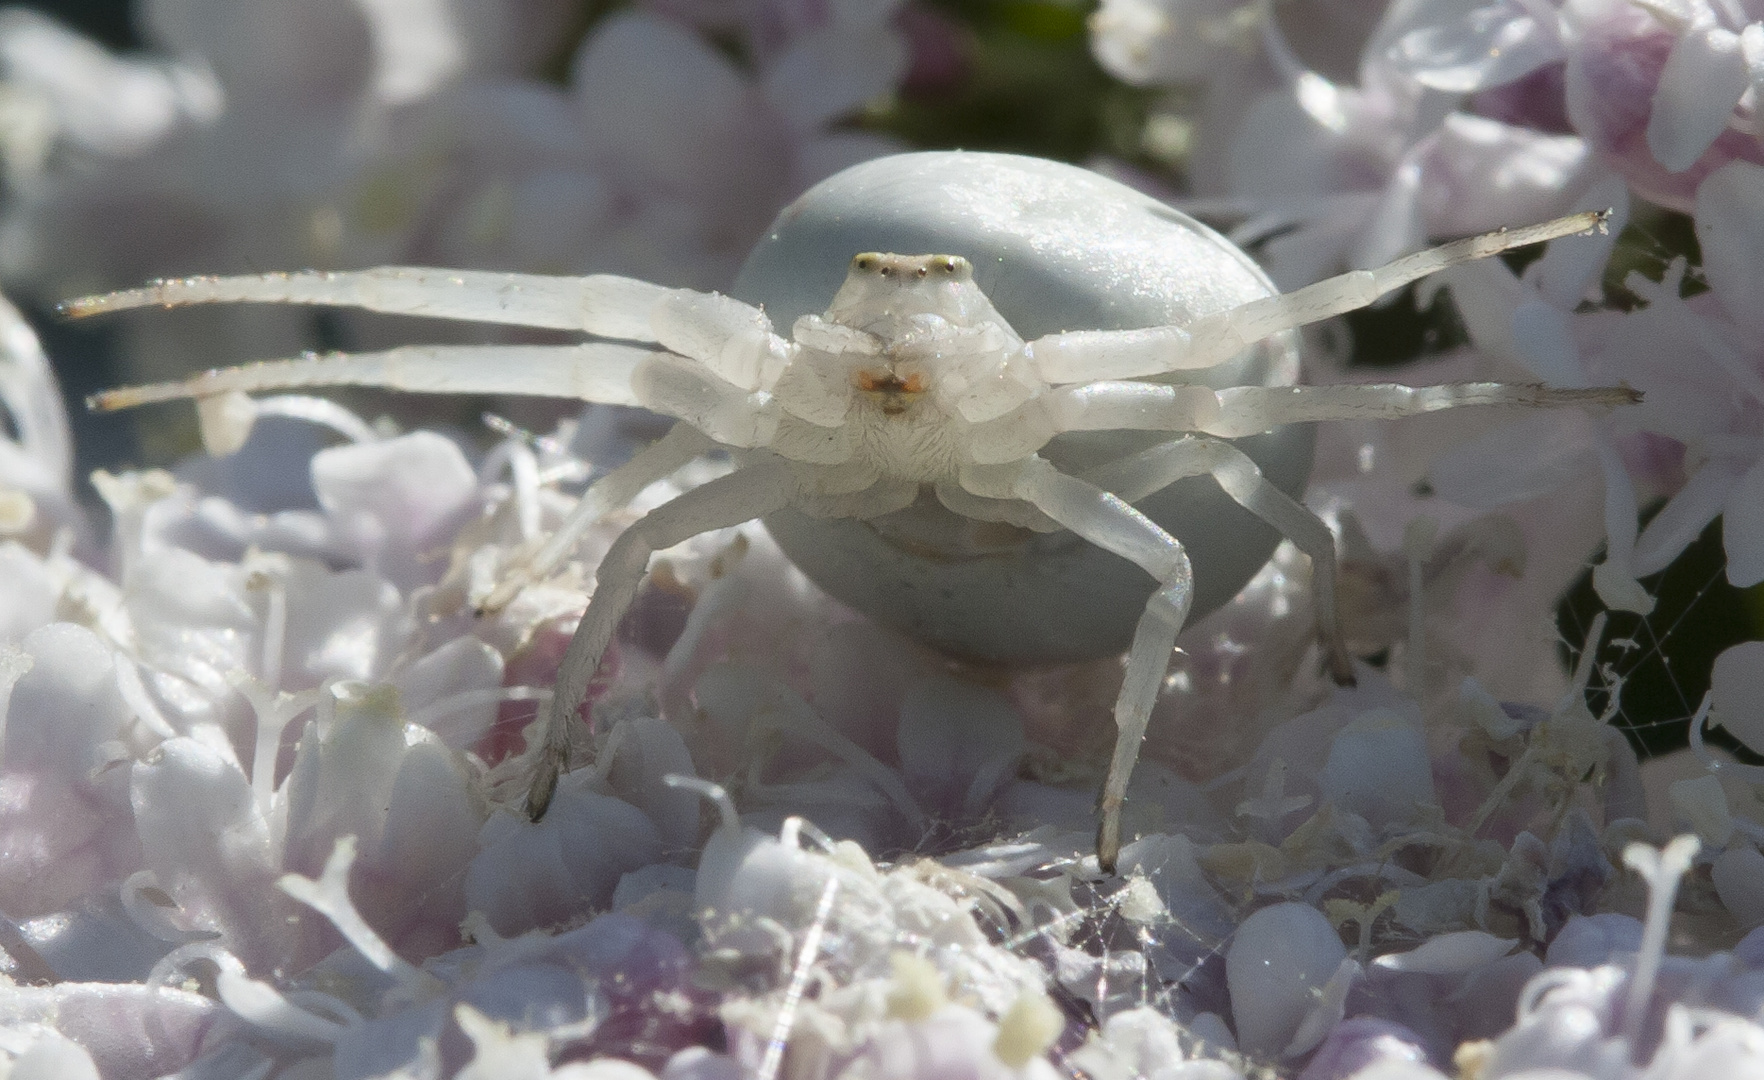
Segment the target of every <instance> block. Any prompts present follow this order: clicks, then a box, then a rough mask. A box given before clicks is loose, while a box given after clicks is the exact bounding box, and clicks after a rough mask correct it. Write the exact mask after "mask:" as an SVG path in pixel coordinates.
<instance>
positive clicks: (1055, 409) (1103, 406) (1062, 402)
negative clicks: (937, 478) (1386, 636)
mask: <svg viewBox="0 0 1764 1080" xmlns="http://www.w3.org/2000/svg"><path fill="white" fill-rule="evenodd" d="M1640 400H1641V394H1640V393H1638V392H1637V391H1635V390H1632V389H1630V388H1629V387H1627V386H1590V387H1553V386H1537V385H1532V384H1525V383H1488V382H1479V383H1444V384H1441V385H1438V386H1403V385H1401V384H1398V383H1366V384H1362V385H1358V386H1234V387H1229V388H1227V389H1224V390H1213V389H1211V388H1210V387H1206V386H1200V385H1196V384H1191V383H1176V384H1174V385H1171V384H1166V383H1146V382H1098V383H1090V384H1088V385H1085V386H1062V387H1059V388H1058V389H1056V390H1053V391H1051V392H1049V393H1046V394H1043V395H1041V396H1040V397H1038V398H1036V399H1035V400H1034V401H1031V402H1029V403H1028V404H1027V405H1025V406H1023V407H1022V408H1020V409H1018V410H1016V411H1015V412H1012V413H1009V414H1007V415H1005V416H1003V417H1000V418H999V419H997V420H993V421H989V422H987V423H984V424H976V425H974V427H973V429H972V433H971V435H970V437H969V441H968V452H969V453H970V454H971V455H972V456H973V458H974V460H976V461H978V462H981V463H985V464H1001V463H1003V462H1007V461H1017V460H1020V459H1022V458H1023V457H1026V456H1028V455H1029V454H1032V453H1034V452H1035V451H1037V450H1039V449H1041V448H1042V447H1043V446H1045V445H1047V442H1048V440H1049V439H1052V438H1053V437H1054V436H1055V435H1059V434H1062V433H1064V432H1068V431H1168V432H1183V431H1196V432H1201V433H1203V434H1207V435H1218V436H1220V437H1222V438H1228V439H1235V438H1240V437H1242V436H1244V435H1254V434H1256V433H1257V432H1260V431H1268V430H1271V429H1273V428H1276V427H1279V426H1280V425H1282V424H1296V423H1304V422H1306V421H1313V420H1396V419H1400V418H1402V417H1405V416H1418V415H1420V414H1422V413H1429V412H1438V411H1440V410H1442V409H1459V408H1466V407H1469V406H1478V405H1522V406H1526V407H1530V408H1566V407H1572V406H1579V407H1582V408H1592V409H1605V408H1611V407H1614V406H1618V405H1633V404H1635V403H1636V402H1638V401H1640Z"/></svg>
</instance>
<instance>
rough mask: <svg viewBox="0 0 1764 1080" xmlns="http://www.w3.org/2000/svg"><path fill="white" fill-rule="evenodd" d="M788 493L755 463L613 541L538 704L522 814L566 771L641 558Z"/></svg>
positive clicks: (781, 474) (743, 517) (533, 811)
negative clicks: (540, 718)
mask: <svg viewBox="0 0 1764 1080" xmlns="http://www.w3.org/2000/svg"><path fill="white" fill-rule="evenodd" d="M796 494H797V485H796V482H795V479H794V477H793V474H792V472H791V469H790V467H789V466H788V465H786V464H784V463H783V462H781V461H778V460H776V459H768V460H761V461H757V462H754V463H752V464H748V465H745V466H742V467H740V468H738V469H736V470H735V471H734V472H732V473H730V474H728V475H727V476H722V477H719V478H717V479H715V480H712V481H711V482H709V483H708V484H704V485H702V486H700V487H696V488H693V489H692V490H691V491H688V492H686V493H685V494H683V495H680V496H679V497H677V498H675V499H674V500H673V501H672V502H668V503H664V504H663V505H661V506H658V507H656V508H655V509H654V510H651V511H650V512H649V513H647V514H645V515H644V516H643V517H641V518H639V519H638V520H637V521H636V522H635V523H634V524H632V525H631V526H630V528H628V529H626V530H625V531H624V532H623V533H621V534H620V535H619V538H618V539H617V540H614V541H613V544H612V547H610V548H608V549H607V553H606V557H605V558H604V559H602V560H601V563H600V567H599V569H598V570H596V571H595V575H594V592H593V594H592V595H591V596H590V597H589V598H588V610H587V611H585V612H584V613H583V614H582V621H581V623H580V624H578V625H577V627H576V636H575V637H574V638H572V639H570V644H569V648H568V649H566V650H565V651H564V656H563V663H562V666H561V667H559V669H558V673H557V686H556V688H555V689H554V690H553V691H552V695H551V701H550V703H549V704H548V705H547V707H546V712H545V725H544V735H543V736H542V741H541V743H540V747H539V752H538V754H537V756H536V758H535V760H534V765H533V769H534V772H533V781H532V784H531V785H530V786H529V787H528V789H527V812H528V814H529V815H530V816H531V817H532V818H533V820H535V821H537V820H538V819H539V818H540V817H542V816H544V814H545V810H546V808H547V807H548V806H550V805H551V797H552V794H553V793H554V792H555V791H556V790H557V780H558V777H559V776H561V775H562V774H563V773H564V772H565V771H566V770H567V768H568V766H569V757H570V724H571V720H572V718H573V717H574V716H575V715H576V710H577V709H578V708H579V707H580V706H581V704H582V702H583V701H584V700H586V699H587V697H588V684H589V683H590V682H591V681H592V680H593V678H594V672H595V671H596V670H597V669H598V668H599V667H600V661H601V658H602V657H604V656H605V655H606V650H607V646H608V645H610V644H611V643H612V637H613V631H614V630H616V629H617V628H618V624H619V619H620V618H622V617H623V616H624V614H625V612H626V611H628V610H629V609H630V607H631V603H632V601H633V600H635V599H636V597H637V588H638V586H639V585H641V584H642V582H643V574H644V571H645V570H646V569H647V568H648V566H649V557H650V556H651V555H653V554H655V553H656V552H657V551H661V550H663V549H664V548H669V547H672V546H674V545H675V544H678V543H682V542H684V541H686V540H690V539H691V538H692V537H694V536H697V535H698V534H700V533H705V532H710V531H711V530H712V529H724V528H728V527H730V526H733V525H739V524H741V523H742V522H745V521H751V520H753V519H754V518H756V517H759V516H761V515H764V514H770V513H773V512H774V511H778V510H782V509H784V508H785V507H786V506H788V505H790V503H791V501H792V500H793V499H794V498H795V496H796Z"/></svg>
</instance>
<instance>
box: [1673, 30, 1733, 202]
mask: <svg viewBox="0 0 1764 1080" xmlns="http://www.w3.org/2000/svg"><path fill="white" fill-rule="evenodd" d="M1749 85H1751V74H1750V72H1748V71H1747V70H1746V61H1745V57H1744V56H1742V55H1741V53H1740V39H1739V35H1738V34H1735V33H1734V32H1732V31H1731V30H1723V29H1721V28H1720V27H1709V28H1707V29H1701V30H1692V31H1691V32H1690V33H1688V34H1685V35H1684V36H1683V37H1681V38H1679V39H1678V43H1677V44H1676V45H1674V46H1672V52H1671V54H1670V55H1668V56H1667V57H1666V69H1665V70H1664V71H1662V72H1661V73H1660V86H1659V88H1658V89H1657V90H1655V91H1654V111H1653V113H1652V115H1650V116H1649V117H1648V149H1649V150H1651V151H1653V154H1654V159H1655V160H1656V161H1658V162H1659V163H1660V164H1662V165H1664V166H1666V168H1667V169H1668V170H1670V171H1672V172H1683V171H1684V170H1686V169H1688V168H1690V167H1691V166H1692V165H1695V164H1696V162H1697V159H1698V158H1700V157H1702V156H1703V151H1705V150H1707V149H1709V146H1710V145H1711V144H1712V143H1714V141H1715V138H1716V136H1718V135H1720V134H1721V132H1722V131H1724V130H1725V129H1726V128H1727V120H1728V117H1730V116H1731V115H1732V114H1733V107H1734V106H1735V105H1737V104H1739V99H1740V95H1741V94H1743V93H1745V92H1746V87H1748V86H1749Z"/></svg>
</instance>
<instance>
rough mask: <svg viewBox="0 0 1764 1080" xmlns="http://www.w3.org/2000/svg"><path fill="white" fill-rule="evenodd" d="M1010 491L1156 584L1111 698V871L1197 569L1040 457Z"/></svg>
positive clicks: (1103, 808)
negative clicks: (1118, 686) (1118, 688)
mask: <svg viewBox="0 0 1764 1080" xmlns="http://www.w3.org/2000/svg"><path fill="white" fill-rule="evenodd" d="M963 486H964V487H967V486H968V485H967V484H966V483H964V485H963ZM970 490H972V488H970ZM977 494H992V492H990V491H986V492H977ZM1009 495H1010V496H1011V497H1013V498H1019V499H1023V500H1025V501H1027V502H1030V503H1033V504H1034V505H1035V507H1036V508H1037V509H1039V510H1040V511H1041V512H1042V513H1044V514H1046V515H1047V516H1048V517H1050V518H1053V519H1054V520H1055V521H1057V522H1059V523H1060V524H1061V525H1064V526H1065V527H1066V528H1068V529H1070V530H1072V531H1073V532H1075V533H1077V534H1078V535H1079V536H1082V537H1083V538H1084V539H1086V540H1088V541H1090V542H1091V543H1093V544H1095V545H1096V546H1098V547H1100V548H1103V549H1105V550H1107V551H1112V552H1114V553H1115V554H1117V555H1119V556H1121V557H1122V558H1124V559H1128V560H1130V561H1132V562H1133V563H1135V564H1137V565H1138V566H1140V567H1141V568H1142V569H1144V570H1145V571H1146V572H1147V573H1149V574H1150V575H1151V576H1152V577H1153V578H1155V579H1156V580H1157V582H1158V587H1157V589H1156V590H1155V591H1154V592H1153V593H1152V594H1151V597H1150V598H1149V599H1148V600H1147V601H1146V604H1145V611H1144V612H1143V613H1142V614H1141V615H1140V617H1139V624H1138V626H1137V627H1135V628H1134V631H1133V645H1132V648H1131V649H1130V650H1129V652H1128V654H1127V673H1126V677H1125V679H1124V680H1123V681H1122V684H1121V693H1120V696H1118V697H1117V698H1116V699H1115V728H1116V732H1115V752H1114V755H1113V756H1112V757H1111V759H1110V761H1109V773H1108V776H1107V778H1105V779H1104V781H1103V789H1102V796H1101V799H1100V800H1099V806H1098V809H1099V811H1100V813H1101V820H1100V821H1099V822H1098V824H1097V834H1096V857H1097V862H1098V863H1099V864H1100V865H1101V866H1102V868H1103V869H1104V870H1108V871H1111V872H1112V871H1113V870H1114V869H1115V864H1116V861H1117V859H1118V858H1119V856H1120V853H1121V805H1122V803H1123V802H1124V801H1125V800H1126V798H1127V784H1128V781H1129V780H1130V779H1132V776H1133V766H1134V763H1135V762H1137V761H1138V760H1139V745H1140V743H1141V742H1142V741H1143V740H1144V738H1145V727H1146V724H1147V723H1148V722H1149V721H1150V720H1151V711H1152V705H1153V704H1154V703H1155V702H1156V700H1157V696H1158V687H1159V686H1160V685H1161V684H1162V683H1163V681H1164V672H1165V670H1166V669H1167V668H1168V667H1169V665H1170V654H1171V653H1172V652H1173V651H1174V650H1175V648H1176V635H1177V633H1178V632H1180V631H1181V629H1182V624H1183V622H1185V621H1186V620H1187V618H1188V609H1189V606H1190V604H1192V603H1193V600H1194V570H1193V568H1192V567H1191V566H1190V565H1189V562H1188V554H1187V552H1185V551H1183V550H1182V544H1181V542H1180V541H1178V540H1177V539H1176V538H1175V537H1174V536H1171V535H1170V534H1169V533H1168V532H1166V531H1165V530H1164V529H1163V528H1162V527H1160V526H1159V525H1157V524H1156V523H1155V522H1153V521H1152V520H1151V519H1150V518H1148V517H1146V516H1145V515H1144V514H1142V513H1140V512H1139V511H1138V510H1135V509H1133V507H1131V506H1129V505H1127V503H1126V502H1125V501H1123V500H1122V499H1121V498H1120V496H1118V495H1114V494H1111V493H1110V492H1108V491H1105V490H1103V489H1102V488H1100V487H1098V486H1096V485H1095V484H1093V483H1090V482H1089V481H1086V480H1080V479H1079V478H1078V477H1075V476H1068V475H1066V474H1065V473H1062V472H1060V471H1059V470H1057V469H1055V468H1054V467H1053V466H1052V465H1050V464H1049V463H1048V462H1047V461H1046V460H1045V459H1043V458H1039V457H1037V458H1032V459H1030V460H1029V461H1028V462H1026V463H1025V465H1024V468H1023V469H1022V471H1021V472H1020V473H1018V474H1017V476H1016V479H1015V481H1014V483H1013V485H1012V489H1011V491H1010V492H1009Z"/></svg>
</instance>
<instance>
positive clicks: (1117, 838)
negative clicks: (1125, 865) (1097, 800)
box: [1096, 806, 1121, 874]
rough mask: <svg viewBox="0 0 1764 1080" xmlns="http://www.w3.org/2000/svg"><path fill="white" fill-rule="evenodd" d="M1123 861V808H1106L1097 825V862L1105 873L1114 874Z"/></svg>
mask: <svg viewBox="0 0 1764 1080" xmlns="http://www.w3.org/2000/svg"><path fill="white" fill-rule="evenodd" d="M1120 859H1121V808H1120V807H1119V806H1112V807H1105V808H1104V809H1103V812H1102V820H1101V821H1098V822H1097V825H1096V862H1097V865H1098V866H1101V867H1102V870H1103V873H1105V874H1112V873H1114V872H1115V866H1116V864H1117V863H1119V862H1120Z"/></svg>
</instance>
